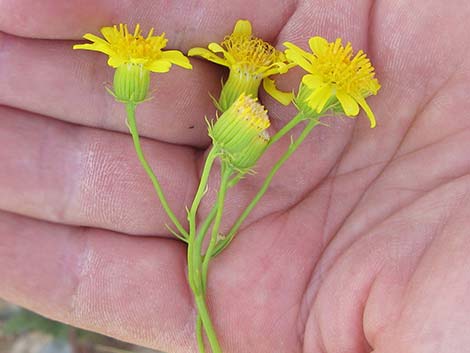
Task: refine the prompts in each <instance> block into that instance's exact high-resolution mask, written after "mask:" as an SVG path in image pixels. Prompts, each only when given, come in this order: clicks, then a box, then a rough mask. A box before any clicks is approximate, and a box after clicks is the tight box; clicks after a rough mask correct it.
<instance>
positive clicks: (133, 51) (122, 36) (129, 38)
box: [109, 24, 168, 61]
mask: <svg viewBox="0 0 470 353" xmlns="http://www.w3.org/2000/svg"><path fill="white" fill-rule="evenodd" d="M113 30H114V31H113V33H112V36H111V37H110V38H109V44H110V47H111V49H112V50H113V51H114V52H115V53H116V54H117V55H119V56H120V57H122V58H126V59H127V60H129V61H132V59H140V60H142V59H144V60H148V61H151V60H153V59H156V58H158V57H159V56H160V55H161V50H162V49H163V48H164V47H165V46H166V43H167V41H168V40H167V39H166V38H165V34H164V33H163V34H162V35H160V36H155V37H153V28H152V29H151V30H150V31H149V34H148V35H147V38H144V37H143V36H142V34H141V31H140V26H139V25H137V26H136V27H135V30H134V34H130V33H129V31H128V29H127V25H123V24H120V25H119V29H118V28H117V26H114V27H113Z"/></svg>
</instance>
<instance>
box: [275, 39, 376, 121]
mask: <svg viewBox="0 0 470 353" xmlns="http://www.w3.org/2000/svg"><path fill="white" fill-rule="evenodd" d="M284 46H285V47H286V48H287V49H286V51H285V53H286V57H287V58H288V59H289V60H291V61H292V62H294V63H296V64H297V65H299V66H301V67H302V68H303V69H304V70H305V71H307V72H308V73H309V74H307V75H305V76H304V77H303V79H302V85H301V89H300V91H302V89H305V90H307V91H308V94H305V92H299V96H298V97H297V102H296V103H297V105H302V104H303V103H304V102H305V103H307V104H308V106H309V107H310V108H311V109H313V110H315V111H316V112H317V113H320V112H322V111H323V109H324V108H325V106H326V107H327V108H328V107H329V106H330V105H331V103H332V102H334V101H336V103H337V102H339V104H340V106H341V108H342V111H343V112H344V113H345V114H346V115H347V116H356V115H357V114H359V106H360V107H362V109H364V111H365V113H366V114H367V116H368V118H369V120H370V125H371V127H372V128H373V127H375V125H376V121H375V117H374V113H373V112H372V110H371V109H370V107H369V105H368V104H367V102H366V100H365V98H366V97H368V96H370V95H376V94H377V92H378V90H379V89H380V84H379V82H378V81H377V79H376V78H375V77H374V76H375V73H374V67H373V66H372V64H371V62H370V60H369V59H368V58H367V55H366V54H365V53H364V52H363V51H362V50H360V51H359V52H357V54H356V55H355V56H354V57H352V56H353V50H352V47H351V43H349V42H348V43H347V44H346V47H343V45H342V43H341V39H340V38H338V39H336V41H335V42H333V43H329V42H328V41H327V40H326V39H324V38H322V37H313V38H310V40H309V46H310V49H311V50H312V53H309V52H306V51H304V50H302V49H300V48H299V47H297V46H296V45H294V44H292V43H289V42H286V43H284ZM299 97H302V99H301V100H303V101H304V102H302V101H299ZM327 103H328V104H327Z"/></svg>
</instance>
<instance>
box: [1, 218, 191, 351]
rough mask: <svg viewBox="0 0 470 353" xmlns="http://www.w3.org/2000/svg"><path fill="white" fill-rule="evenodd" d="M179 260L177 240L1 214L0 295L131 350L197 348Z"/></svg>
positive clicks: (181, 249)
mask: <svg viewBox="0 0 470 353" xmlns="http://www.w3.org/2000/svg"><path fill="white" fill-rule="evenodd" d="M39 246H40V251H38V249H39ZM184 259H185V250H184V247H183V245H182V243H179V242H177V241H173V240H168V239H157V238H136V237H133V238H132V239H131V238H129V237H127V236H124V235H120V234H117V233H112V232H108V231H99V230H94V229H85V228H75V227H68V226H62V225H56V224H51V223H46V222H40V221H35V220H31V219H27V218H24V217H20V216H14V215H11V214H7V213H2V212H0V278H1V279H2V281H1V282H0V297H2V298H4V299H6V300H8V301H11V302H13V303H16V304H19V305H21V306H24V307H26V308H29V309H31V310H34V311H37V312H39V313H40V314H43V315H46V316H48V317H51V318H53V319H56V320H60V321H64V322H66V323H69V324H73V325H75V326H78V327H82V328H85V329H88V330H92V331H97V332H100V333H103V334H107V335H110V336H114V337H116V338H119V339H121V340H125V341H129V342H134V343H136V344H141V345H145V346H148V347H152V348H156V349H162V350H164V351H171V352H183V351H184V350H183V349H186V350H185V351H186V352H187V349H188V346H189V347H190V346H193V345H194V344H193V334H192V332H193V330H194V328H193V321H194V315H193V308H192V303H191V299H190V294H189V293H190V292H189V291H188V287H187V284H186V277H185V267H184V263H185V261H184Z"/></svg>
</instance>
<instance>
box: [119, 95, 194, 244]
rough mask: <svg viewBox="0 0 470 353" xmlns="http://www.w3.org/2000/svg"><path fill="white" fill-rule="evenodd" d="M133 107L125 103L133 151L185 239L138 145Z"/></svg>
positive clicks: (186, 236)
mask: <svg viewBox="0 0 470 353" xmlns="http://www.w3.org/2000/svg"><path fill="white" fill-rule="evenodd" d="M135 108H136V105H135V104H132V103H128V104H126V110H127V122H128V124H129V131H130V133H131V135H132V140H133V141H134V147H135V151H136V152H137V157H139V161H140V164H142V167H143V168H144V170H145V171H146V172H147V175H148V176H149V178H150V180H151V181H152V184H153V187H154V189H155V191H156V192H157V195H158V198H159V199H160V202H161V204H162V206H163V209H164V210H165V212H166V213H167V215H168V217H169V218H170V219H171V221H172V222H173V224H174V225H175V227H176V228H177V229H178V231H179V232H180V234H181V235H182V237H179V238H180V239H181V240H183V241H187V240H186V238H188V232H187V231H186V229H184V227H183V226H182V225H181V223H180V222H179V221H178V218H177V217H176V216H175V214H174V213H173V211H172V210H171V208H170V205H169V204H168V201H167V200H166V198H165V195H164V194H163V190H162V187H161V185H160V183H159V182H158V179H157V177H156V176H155V174H154V173H153V171H152V168H151V167H150V165H149V164H148V162H147V160H146V159H145V157H144V153H143V151H142V146H141V145H140V138H139V132H138V131H137V124H136V120H135Z"/></svg>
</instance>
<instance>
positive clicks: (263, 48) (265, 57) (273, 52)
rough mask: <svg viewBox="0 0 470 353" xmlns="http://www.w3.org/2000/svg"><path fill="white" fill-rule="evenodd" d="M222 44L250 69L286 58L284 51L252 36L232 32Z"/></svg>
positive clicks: (240, 63) (238, 62)
mask: <svg viewBox="0 0 470 353" xmlns="http://www.w3.org/2000/svg"><path fill="white" fill-rule="evenodd" d="M221 46H222V47H223V48H224V49H225V50H226V51H227V52H228V54H229V55H231V56H232V57H233V58H234V60H235V61H236V62H237V64H239V65H240V66H243V67H245V68H246V69H248V70H249V71H252V70H256V69H257V68H260V67H267V66H270V65H272V64H274V63H277V62H282V61H284V60H285V59H284V57H283V54H282V52H280V51H279V50H277V49H276V48H274V47H273V46H272V45H271V44H269V43H267V42H265V41H264V40H262V39H259V38H256V37H252V36H246V35H240V34H231V35H229V36H226V37H225V39H224V41H223V42H222V43H221Z"/></svg>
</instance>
